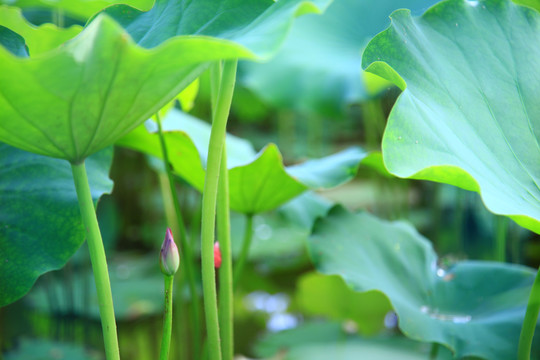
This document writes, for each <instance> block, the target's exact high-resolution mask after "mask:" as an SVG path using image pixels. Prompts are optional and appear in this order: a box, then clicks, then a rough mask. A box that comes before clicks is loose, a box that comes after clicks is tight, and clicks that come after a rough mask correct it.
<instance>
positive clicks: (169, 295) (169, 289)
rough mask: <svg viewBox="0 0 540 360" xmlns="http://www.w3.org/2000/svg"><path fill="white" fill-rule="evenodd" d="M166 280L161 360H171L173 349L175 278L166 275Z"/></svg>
mask: <svg viewBox="0 0 540 360" xmlns="http://www.w3.org/2000/svg"><path fill="white" fill-rule="evenodd" d="M164 278H165V311H164V313H163V336H162V338H161V351H160V352H159V360H168V359H169V349H170V348H171V333H172V319H173V316H172V313H173V306H172V299H173V283H174V281H173V279H174V276H170V275H164Z"/></svg>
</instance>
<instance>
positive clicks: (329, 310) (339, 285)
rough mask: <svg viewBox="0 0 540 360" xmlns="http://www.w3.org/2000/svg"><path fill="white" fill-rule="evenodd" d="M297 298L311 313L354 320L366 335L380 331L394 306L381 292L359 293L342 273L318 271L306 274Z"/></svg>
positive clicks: (301, 279)
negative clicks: (338, 274)
mask: <svg viewBox="0 0 540 360" xmlns="http://www.w3.org/2000/svg"><path fill="white" fill-rule="evenodd" d="M315 299H316V301H314V300H315ZM295 300H296V303H297V305H298V306H299V308H300V309H301V310H302V312H304V313H306V314H308V315H323V316H326V317H328V318H329V319H332V320H340V321H345V320H352V321H354V322H355V323H356V326H357V327H358V332H359V333H360V334H363V335H374V334H377V333H380V331H381V330H382V329H383V328H384V317H385V315H386V314H387V313H388V312H389V311H390V310H391V309H392V307H391V305H390V302H389V301H388V299H387V298H386V297H385V296H384V295H383V294H381V293H380V292H378V291H369V292H365V293H358V292H355V291H354V290H352V289H351V288H349V287H348V286H347V285H346V284H345V282H344V281H343V279H341V278H340V277H338V276H325V275H321V274H317V273H309V274H306V275H304V276H302V277H301V278H300V279H299V280H298V290H297V292H296V295H295Z"/></svg>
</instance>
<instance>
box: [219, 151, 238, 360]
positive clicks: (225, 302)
mask: <svg viewBox="0 0 540 360" xmlns="http://www.w3.org/2000/svg"><path fill="white" fill-rule="evenodd" d="M221 154H222V155H221V169H220V172H219V190H218V203H217V224H218V240H219V247H220V250H221V268H220V269H219V316H220V317H219V323H220V325H221V327H220V328H221V339H222V344H221V351H222V352H223V360H233V357H234V332H233V331H234V330H233V321H234V320H233V272H232V253H231V221H230V209H229V171H228V170H227V151H226V148H223V152H222V153H221Z"/></svg>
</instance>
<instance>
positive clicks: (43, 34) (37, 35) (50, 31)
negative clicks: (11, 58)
mask: <svg viewBox="0 0 540 360" xmlns="http://www.w3.org/2000/svg"><path fill="white" fill-rule="evenodd" d="M0 25H2V26H5V27H7V28H9V29H11V30H13V31H14V32H16V33H17V34H19V35H21V36H22V37H23V38H24V41H25V42H26V45H27V46H28V49H29V52H30V54H31V55H32V56H34V55H37V54H41V53H44V52H47V51H49V50H51V49H54V48H55V47H57V46H59V45H60V44H62V43H64V42H66V41H67V40H69V39H71V38H73V37H75V36H77V34H79V33H80V32H81V30H82V27H80V26H77V25H74V26H71V27H70V28H67V29H63V28H59V27H57V26H55V25H53V24H43V25H41V26H34V25H32V24H30V23H29V22H28V21H27V20H26V19H25V18H24V16H23V14H22V12H21V9H19V8H17V7H11V6H6V5H2V6H0ZM0 37H1V36H0ZM16 55H17V56H21V55H18V54H16Z"/></svg>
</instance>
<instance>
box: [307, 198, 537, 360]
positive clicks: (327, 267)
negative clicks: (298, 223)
mask: <svg viewBox="0 0 540 360" xmlns="http://www.w3.org/2000/svg"><path fill="white" fill-rule="evenodd" d="M308 243H309V249H310V253H311V256H312V259H313V261H314V263H315V266H316V268H317V269H318V270H319V271H321V272H322V273H325V274H335V275H340V276H342V277H343V278H344V279H345V282H346V283H347V284H348V285H349V286H351V287H352V288H353V289H354V290H356V291H361V292H363V291H370V290H379V291H381V292H383V293H384V294H385V295H386V296H387V297H388V298H389V299H390V302H391V303H392V306H393V307H394V309H395V311H396V313H397V314H398V318H399V327H400V328H401V330H402V331H403V333H405V334H406V335H407V336H408V337H410V338H413V339H415V340H421V341H426V342H436V343H440V344H443V345H445V346H447V347H448V348H450V349H451V350H452V352H454V353H455V355H456V357H458V358H459V357H462V356H479V357H483V358H486V359H490V360H497V359H501V360H503V359H513V358H515V355H516V353H517V343H518V339H519V333H520V330H521V325H522V322H523V318H524V316H525V308H526V305H527V299H528V295H529V292H530V290H531V286H532V283H533V281H534V276H535V271H533V269H530V268H527V267H524V266H518V265H510V264H502V263H495V262H481V261H463V262H458V263H456V264H454V265H453V266H451V267H450V268H448V269H442V268H439V267H438V266H437V261H438V259H437V256H436V254H435V252H434V251H433V248H432V246H431V244H430V243H429V241H427V240H426V239H425V238H423V237H422V236H421V235H420V234H418V232H416V230H415V229H414V228H412V227H411V226H410V225H408V224H406V223H402V222H394V223H392V222H387V221H383V220H380V219H378V218H376V217H374V216H372V215H370V214H367V213H360V214H351V213H349V212H347V211H346V210H345V209H343V208H341V207H335V208H333V209H332V210H331V211H330V212H329V214H328V216H327V217H326V218H321V219H319V221H317V222H316V223H315V226H314V228H313V234H312V236H311V238H310V239H309V242H308ZM537 355H540V354H537Z"/></svg>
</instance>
